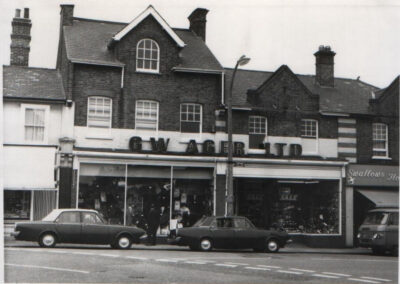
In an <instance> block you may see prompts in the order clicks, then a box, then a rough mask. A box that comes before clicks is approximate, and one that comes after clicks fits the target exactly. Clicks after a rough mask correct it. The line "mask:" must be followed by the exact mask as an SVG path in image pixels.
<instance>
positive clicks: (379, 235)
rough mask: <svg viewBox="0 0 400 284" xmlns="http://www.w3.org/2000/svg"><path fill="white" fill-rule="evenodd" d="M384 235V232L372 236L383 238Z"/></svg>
mask: <svg viewBox="0 0 400 284" xmlns="http://www.w3.org/2000/svg"><path fill="white" fill-rule="evenodd" d="M383 237H384V234H383V233H376V234H374V236H373V237H372V238H373V239H381V238H383Z"/></svg>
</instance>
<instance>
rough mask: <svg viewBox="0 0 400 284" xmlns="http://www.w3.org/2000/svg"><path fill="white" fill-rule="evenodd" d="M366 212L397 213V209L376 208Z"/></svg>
mask: <svg viewBox="0 0 400 284" xmlns="http://www.w3.org/2000/svg"><path fill="white" fill-rule="evenodd" d="M368 212H399V208H376V209H373V210H370V211H368Z"/></svg>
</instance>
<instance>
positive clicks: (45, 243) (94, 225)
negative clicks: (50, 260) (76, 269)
mask: <svg viewBox="0 0 400 284" xmlns="http://www.w3.org/2000/svg"><path fill="white" fill-rule="evenodd" d="M144 234H145V231H144V230H142V229H140V228H136V227H130V226H121V225H109V224H106V222H105V221H104V220H103V218H102V217H101V216H100V215H99V213H98V212H97V211H95V210H86V209H55V210H53V211H52V212H50V214H49V215H47V216H46V217H44V218H43V219H42V220H41V221H34V222H23V223H16V224H15V228H14V232H12V236H14V238H15V239H16V240H23V241H37V242H38V243H39V245H40V246H41V247H54V246H55V245H56V244H57V243H80V244H110V245H111V247H112V248H119V249H128V248H130V247H131V245H132V243H139V242H140V237H141V236H142V235H144Z"/></svg>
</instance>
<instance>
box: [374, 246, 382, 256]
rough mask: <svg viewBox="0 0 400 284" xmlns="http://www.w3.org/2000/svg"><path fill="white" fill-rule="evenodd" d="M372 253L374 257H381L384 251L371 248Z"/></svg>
mask: <svg viewBox="0 0 400 284" xmlns="http://www.w3.org/2000/svg"><path fill="white" fill-rule="evenodd" d="M372 253H373V254H375V255H383V254H385V250H384V249H382V248H379V247H373V248H372Z"/></svg>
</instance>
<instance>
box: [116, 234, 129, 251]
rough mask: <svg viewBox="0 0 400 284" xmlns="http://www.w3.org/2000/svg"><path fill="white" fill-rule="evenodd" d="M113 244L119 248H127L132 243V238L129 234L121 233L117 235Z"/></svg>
mask: <svg viewBox="0 0 400 284" xmlns="http://www.w3.org/2000/svg"><path fill="white" fill-rule="evenodd" d="M115 245H116V247H117V248H119V249H129V248H130V247H131V245H132V240H131V238H130V237H129V236H127V235H122V236H119V237H118V239H117V241H116V243H115Z"/></svg>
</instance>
